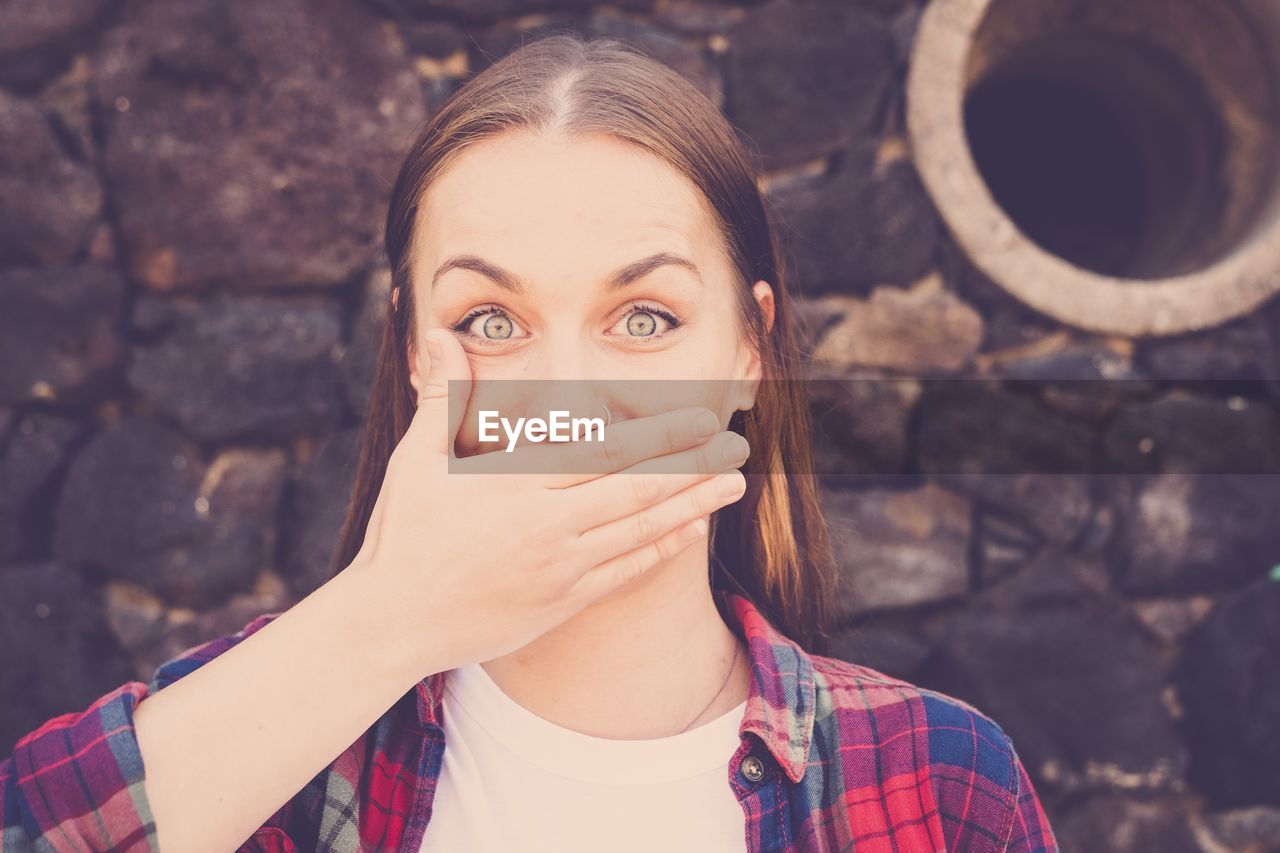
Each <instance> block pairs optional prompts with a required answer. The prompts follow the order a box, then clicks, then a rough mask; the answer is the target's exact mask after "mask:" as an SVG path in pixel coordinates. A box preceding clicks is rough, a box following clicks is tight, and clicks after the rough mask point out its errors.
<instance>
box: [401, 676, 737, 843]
mask: <svg viewBox="0 0 1280 853" xmlns="http://www.w3.org/2000/svg"><path fill="white" fill-rule="evenodd" d="M441 713H442V715H443V721H442V725H443V726H444V730H445V751H444V767H443V768H442V771H441V775H440V779H439V782H438V785H437V788H436V794H435V801H434V805H433V807H432V812H431V820H430V821H429V822H428V824H427V828H426V833H425V835H424V836H423V843H422V847H421V851H422V853H456V851H463V850H465V851H475V853H489V851H503V853H508V851H512V850H520V851H557V853H561V851H578V850H583V851H597V850H609V851H611V853H626V851H637V853H639V851H644V853H650V852H651V851H653V850H663V851H666V850H690V851H694V850H696V851H700V853H727V852H728V851H734V853H742V851H744V850H746V829H745V815H744V814H743V811H742V806H741V805H740V804H739V803H738V800H737V799H736V798H735V797H734V794H733V790H732V789H731V788H730V786H729V769H728V768H729V759H730V758H731V757H732V756H733V753H734V752H735V751H736V750H737V748H738V745H739V734H738V727H739V725H740V724H741V722H742V717H743V714H745V713H746V702H743V703H742V704H740V705H738V707H736V708H734V709H733V710H731V711H729V712H727V713H725V714H723V715H721V716H720V717H719V718H717V719H714V720H711V721H710V722H707V723H704V724H702V725H700V726H698V727H697V728H694V729H690V730H689V731H687V732H682V733H680V734H677V735H672V736H671V737H663V738H653V739H650V740H612V739H608V738H599V737H593V736H591V735H586V734H582V733H580V732H575V731H573V730H571V729H566V728H563V727H562V726H558V725H556V724H554V723H551V722H549V721H547V720H544V719H543V718H542V717H539V716H538V715H536V714H534V713H533V712H532V711H529V710H528V709H527V708H525V707H524V706H522V705H520V704H519V703H517V702H516V701H515V700H513V699H511V698H510V697H509V696H507V695H506V694H505V693H503V692H502V690H501V688H499V687H498V685H497V683H495V682H494V680H493V679H492V678H491V677H490V676H489V674H488V673H487V672H485V669H484V667H483V666H480V665H479V664H469V665H467V666H463V667H459V668H458V669H454V670H450V671H448V672H447V673H446V674H445V691H444V699H443V702H442V711H441Z"/></svg>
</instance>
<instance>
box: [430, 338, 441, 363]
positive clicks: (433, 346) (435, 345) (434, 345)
mask: <svg viewBox="0 0 1280 853" xmlns="http://www.w3.org/2000/svg"><path fill="white" fill-rule="evenodd" d="M441 352H442V350H441V347H440V341H439V340H437V339H436V338H434V337H430V336H428V337H427V355H429V356H431V357H432V358H439V357H440V354H441Z"/></svg>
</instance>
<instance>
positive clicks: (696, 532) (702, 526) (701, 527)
mask: <svg viewBox="0 0 1280 853" xmlns="http://www.w3.org/2000/svg"><path fill="white" fill-rule="evenodd" d="M706 532H707V522H706V520H705V519H702V518H700V519H698V520H697V521H695V522H694V523H693V524H686V525H685V527H684V530H682V531H680V538H681V539H683V540H685V541H686V542H688V541H691V540H693V539H697V538H698V537H699V536H702V535H703V534H704V533H706Z"/></svg>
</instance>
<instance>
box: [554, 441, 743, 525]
mask: <svg viewBox="0 0 1280 853" xmlns="http://www.w3.org/2000/svg"><path fill="white" fill-rule="evenodd" d="M750 452H751V448H750V446H749V445H748V444H747V440H746V439H745V438H743V437H742V436H741V435H738V434H737V433H736V432H732V431H727V432H722V433H720V434H719V435H717V436H716V437H715V438H713V439H711V440H710V441H707V442H705V443H703V444H701V445H699V446H698V447H694V448H690V449H689V450H682V451H680V452H677V453H672V454H669V455H667V456H665V457H661V458H658V459H646V460H644V461H643V462H638V463H636V464H635V465H632V466H631V467H630V468H627V469H625V470H622V471H615V472H614V473H612V474H608V475H605V476H603V477H598V478H596V479H595V480H592V481H590V482H588V483H580V484H579V485H577V486H574V487H573V488H571V489H562V490H560V491H559V492H556V493H555V494H553V495H548V496H547V497H548V500H552V501H556V502H557V506H558V507H560V508H559V509H557V512H559V513H563V516H564V517H565V518H572V519H574V520H575V521H577V522H578V530H579V531H580V532H586V531H588V530H591V529H592V528H595V527H598V526H600V525H602V524H606V523H608V522H611V521H616V520H618V519H621V518H625V517H627V516H630V515H634V514H635V513H637V512H640V511H641V510H643V509H647V508H649V507H652V506H655V505H657V504H658V503H660V502H662V501H664V500H666V499H667V498H670V497H671V496H672V495H674V494H677V493H679V492H682V491H684V490H685V489H687V488H689V487H690V486H693V485H695V484H696V483H699V482H702V481H703V480H706V479H708V478H710V477H714V476H715V475H717V474H720V473H721V472H724V471H727V470H730V469H733V468H738V467H740V466H741V465H742V464H743V463H745V462H746V461H747V457H748V456H749V455H750ZM673 471H674V473H673Z"/></svg>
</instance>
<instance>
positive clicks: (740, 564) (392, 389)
mask: <svg viewBox="0 0 1280 853" xmlns="http://www.w3.org/2000/svg"><path fill="white" fill-rule="evenodd" d="M514 128H528V129H535V130H537V129H544V128H555V129H556V130H559V131H562V132H565V133H569V134H586V133H605V134H610V135H612V136H613V137H616V138H618V139H621V140H623V141H626V142H630V143H632V144H635V145H638V146H640V147H641V148H643V149H645V150H647V151H649V152H651V153H653V154H655V155H656V156H658V157H660V158H662V159H663V160H664V161H666V162H667V163H669V164H670V165H671V166H672V167H674V168H675V169H676V170H677V171H678V172H680V173H681V174H682V175H684V176H685V177H687V178H688V179H689V180H690V181H692V182H693V184H694V185H695V186H697V187H698V188H699V189H700V190H701V191H702V192H703V194H704V195H705V196H706V199H707V200H708V201H709V202H710V206H711V208H712V210H713V211H714V213H715V215H716V219H717V224H718V225H719V226H720V227H719V229H718V232H719V236H720V240H721V244H722V246H723V248H724V250H725V251H726V253H727V256H728V257H729V258H730V259H731V261H732V266H733V269H734V271H735V273H736V277H737V284H738V287H737V288H736V292H737V294H738V300H737V305H738V315H739V318H740V321H741V324H742V326H741V328H742V329H743V330H744V332H745V333H746V335H747V337H748V338H749V339H750V341H751V342H752V343H753V344H754V345H755V346H756V348H757V350H758V351H759V352H760V356H761V370H762V380H761V382H760V385H759V389H758V393H757V394H756V399H755V406H754V407H753V408H752V409H750V410H748V411H737V412H735V413H734V415H733V417H732V418H731V419H730V423H729V428H730V429H732V430H734V431H735V432H738V433H740V434H742V435H744V436H745V437H746V439H747V441H748V442H749V443H750V446H751V456H750V458H749V459H748V460H747V463H746V465H745V466H744V468H743V473H744V475H746V478H747V491H746V494H745V495H743V497H742V498H741V499H740V500H739V501H737V502H736V503H734V504H731V505H730V506H727V507H725V508H724V509H721V510H719V511H718V512H717V513H715V514H714V515H713V518H712V521H713V525H712V529H711V539H712V548H711V553H710V555H709V557H710V563H711V569H710V574H711V578H710V580H711V584H712V588H713V589H714V590H717V591H718V592H720V591H724V590H733V591H736V592H738V593H739V594H741V595H744V596H746V597H747V598H748V599H750V600H751V601H752V602H753V603H754V604H755V605H756V606H757V607H758V608H759V609H760V610H761V612H762V613H763V614H764V615H765V617H766V618H768V619H769V621H770V622H772V623H773V625H774V626H775V627H777V628H778V629H779V630H781V631H782V632H783V633H784V634H785V635H786V636H788V637H790V638H791V639H793V640H795V641H796V642H798V643H800V644H801V646H803V647H804V648H805V649H806V650H807V651H809V652H810V653H813V654H826V651H827V638H828V633H829V631H830V627H831V626H830V624H829V619H830V616H829V607H830V606H831V605H830V603H831V597H832V595H833V593H834V590H833V584H834V566H833V558H832V555H831V549H830V545H829V541H828V538H827V529H826V524H825V521H824V519H823V517H822V512H821V506H820V502H819V497H818V491H817V484H816V482H815V477H814V476H813V472H814V468H813V464H812V451H811V448H810V444H809V429H810V427H809V410H808V403H807V401H806V400H805V398H804V395H803V393H802V390H801V387H800V386H801V384H802V383H799V382H796V381H783V380H789V379H792V378H793V377H794V376H795V375H796V370H797V368H798V366H799V356H798V351H797V349H796V344H795V338H794V334H795V333H794V331H793V329H792V326H791V324H792V320H791V316H790V310H789V307H788V297H787V288H786V285H785V282H784V280H783V272H784V271H783V270H782V268H781V264H780V256H781V253H780V251H779V246H778V243H777V238H776V234H775V232H774V229H772V228H771V227H770V222H769V219H768V215H767V213H766V208H765V204H764V200H763V198H762V197H761V194H760V191H759V188H758V186H757V176H756V174H755V170H754V169H753V168H752V166H751V165H750V162H749V161H748V158H747V155H746V153H745V151H744V149H743V147H742V144H741V142H740V140H739V139H738V137H737V136H736V135H735V133H734V130H733V128H732V127H731V126H730V125H729V123H728V121H727V120H726V119H725V117H724V116H723V115H722V114H721V113H720V111H719V110H718V109H717V108H716V107H715V105H714V104H713V103H711V101H710V100H709V99H708V98H707V97H706V96H705V95H703V94H702V92H701V91H699V90H698V89H697V87H695V86H694V85H693V84H692V83H691V82H690V81H688V80H687V79H685V78H684V77H682V76H681V75H680V74H678V73H677V72H675V71H674V70H673V69H671V68H670V67H668V66H667V65H665V64H663V63H662V62H660V61H657V60H655V59H653V58H651V57H649V56H648V55H646V54H644V53H642V52H641V51H640V50H638V49H636V48H633V47H631V46H630V45H627V44H625V43H623V42H620V41H617V40H615V39H612V38H604V37H595V38H590V39H588V38H584V37H583V36H581V35H579V34H577V33H574V32H571V31H565V32H558V33H554V34H552V35H547V36H544V37H542V38H540V39H538V40H536V41H532V42H529V43H527V44H525V45H524V46H522V47H520V48H518V49H517V50H515V51H514V52H512V53H510V54H507V55H506V56H505V57H503V58H502V59H500V60H499V61H498V62H496V63H495V64H493V65H491V66H490V67H489V68H487V69H485V70H484V71H482V72H480V73H479V74H477V75H475V76H474V77H472V78H470V79H469V80H468V81H467V82H466V83H465V84H464V85H463V86H461V87H460V88H459V89H458V90H457V91H456V92H455V93H453V95H452V96H451V97H450V98H449V100H448V101H447V102H446V103H445V104H444V105H443V106H442V107H441V108H440V110H439V111H438V112H437V113H436V114H435V115H434V116H433V117H432V118H431V119H430V120H429V121H428V122H427V123H426V124H425V125H424V127H423V128H422V130H421V131H420V133H419V135H418V137H417V139H416V140H415V141H414V142H413V144H412V146H411V148H410V150H409V152H408V156H407V157H406V158H405V161H404V163H403V165H402V166H401V169H400V173H399V176H398V177H397V179H396V183H395V187H394V188H393V190H392V195H391V202H390V208H389V210H388V213H387V222H386V251H387V259H388V261H389V264H390V269H391V274H392V278H391V285H392V293H393V294H396V296H395V298H394V299H393V302H392V306H389V310H388V317H389V320H388V323H387V326H386V329H385V332H384V334H383V336H382V347H381V353H380V354H379V356H378V363H377V367H376V371H375V377H374V382H373V388H372V390H371V393H370V397H369V403H368V411H367V418H366V421H365V424H364V429H363V434H362V437H361V439H360V451H359V460H358V462H357V467H356V472H355V482H354V486H353V490H352V495H351V501H350V503H349V505H348V507H347V514H346V519H345V521H344V523H343V526H342V531H341V533H340V534H339V538H338V543H337V547H336V549H335V552H334V555H333V561H332V563H331V565H330V571H331V572H336V571H338V570H340V569H341V568H343V567H345V566H347V565H349V564H350V563H351V562H352V561H353V560H354V559H355V556H356V554H357V553H358V552H359V550H360V547H361V545H362V543H363V541H364V534H365V530H366V528H367V526H368V524H369V518H370V515H371V514H372V512H373V505H374V502H375V500H376V499H377V496H378V492H379V490H380V489H381V486H382V479H383V476H384V475H385V473H386V469H387V463H388V461H389V460H390V458H391V452H392V450H393V449H394V448H395V446H396V444H397V443H398V442H399V441H400V439H401V437H402V436H403V435H404V434H405V432H406V431H407V430H408V427H409V422H410V421H411V420H412V418H413V414H414V409H415V405H416V395H415V394H414V391H413V387H412V385H411V384H410V382H409V370H408V358H407V354H408V352H409V345H410V343H411V342H412V343H413V344H414V347H415V349H416V347H417V342H416V330H415V323H414V322H413V318H414V301H413V288H412V285H411V282H410V277H409V269H410V265H409V258H410V254H411V252H412V248H413V247H412V235H413V233H414V219H415V217H416V215H417V208H418V200H419V199H420V198H422V195H423V192H424V190H425V189H426V188H427V186H428V185H429V183H430V182H431V181H432V180H433V179H434V178H435V177H436V176H437V175H439V174H440V173H441V171H442V170H443V169H444V168H445V167H446V166H447V165H448V164H449V163H450V162H451V161H452V159H453V158H454V157H455V156H457V154H459V153H460V152H461V151H462V150H463V149H464V148H465V146H466V145H467V144H468V143H470V142H472V141H475V140H478V139H482V138H485V137H489V136H494V135H496V134H499V133H501V132H503V131H504V130H508V129H514ZM761 279H763V280H764V281H767V282H769V284H770V285H771V286H772V288H773V292H774V303H775V305H774V321H773V326H772V329H770V328H768V323H767V321H766V319H765V317H764V316H763V314H762V312H761V310H760V306H759V304H758V303H757V302H756V300H755V299H754V297H753V296H752V293H751V287H752V285H753V284H754V283H755V282H756V281H758V280H761ZM792 469H794V470H795V471H798V472H800V473H799V474H798V475H793V474H790V473H788V471H789V470H792ZM723 598H724V597H723V596H722V595H717V596H716V600H717V606H718V607H720V608H721V614H722V616H724V615H727V614H726V611H725V610H724V601H723ZM726 622H727V623H728V624H730V625H732V624H734V622H733V620H732V619H726Z"/></svg>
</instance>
